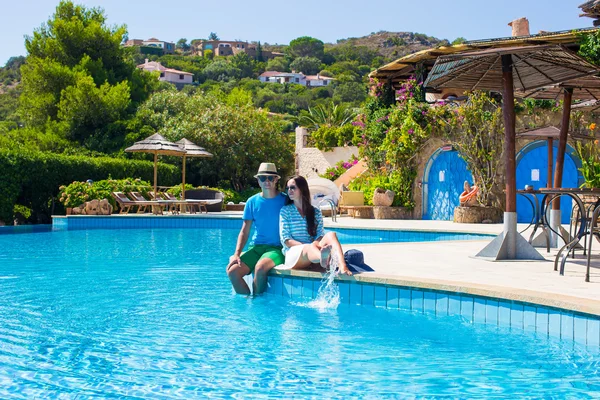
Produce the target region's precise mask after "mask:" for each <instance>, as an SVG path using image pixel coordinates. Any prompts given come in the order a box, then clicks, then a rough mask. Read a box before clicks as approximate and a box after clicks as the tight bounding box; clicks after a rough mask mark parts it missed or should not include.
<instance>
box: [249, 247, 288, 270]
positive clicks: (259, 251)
mask: <svg viewBox="0 0 600 400" xmlns="http://www.w3.org/2000/svg"><path fill="white" fill-rule="evenodd" d="M263 258H270V259H271V260H273V262H274V263H275V265H276V266H277V265H280V264H283V263H284V262H285V257H284V256H283V253H282V252H281V247H280V246H277V247H276V246H270V245H268V244H257V245H255V246H252V247H250V248H249V249H248V250H247V251H245V252H243V253H242V255H241V256H240V259H241V260H242V262H243V263H244V264H246V265H247V266H248V268H250V272H254V268H255V267H256V264H257V263H258V262H259V261H260V260H262V259H263Z"/></svg>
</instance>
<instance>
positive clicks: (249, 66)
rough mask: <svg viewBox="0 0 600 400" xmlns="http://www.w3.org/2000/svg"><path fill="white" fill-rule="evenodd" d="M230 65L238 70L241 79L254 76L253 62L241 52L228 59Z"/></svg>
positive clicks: (246, 54)
mask: <svg viewBox="0 0 600 400" xmlns="http://www.w3.org/2000/svg"><path fill="white" fill-rule="evenodd" d="M229 61H230V63H231V65H233V66H234V67H235V68H237V69H239V70H240V77H241V78H249V77H252V76H253V75H254V62H253V60H252V59H251V58H250V56H249V55H248V53H245V52H243V51H241V52H239V53H237V54H236V55H234V56H232V57H230V58H229Z"/></svg>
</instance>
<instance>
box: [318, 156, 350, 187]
mask: <svg viewBox="0 0 600 400" xmlns="http://www.w3.org/2000/svg"><path fill="white" fill-rule="evenodd" d="M357 162H358V158H356V156H355V155H353V156H352V157H351V158H350V159H349V160H348V161H339V162H338V163H337V164H335V167H329V168H327V170H326V171H325V173H324V174H321V175H319V176H320V177H321V178H325V179H329V180H331V181H335V180H336V179H337V178H339V177H340V176H341V175H342V174H343V173H344V172H346V171H347V170H348V169H350V168H351V167H352V166H353V165H355V164H356V163H357Z"/></svg>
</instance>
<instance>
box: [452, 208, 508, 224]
mask: <svg viewBox="0 0 600 400" xmlns="http://www.w3.org/2000/svg"><path fill="white" fill-rule="evenodd" d="M503 215H504V214H503V212H502V210H500V209H499V208H496V207H456V208H455V209H454V222H456V223H458V224H481V223H488V224H494V223H500V222H502V219H503Z"/></svg>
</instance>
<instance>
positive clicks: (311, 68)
mask: <svg viewBox="0 0 600 400" xmlns="http://www.w3.org/2000/svg"><path fill="white" fill-rule="evenodd" d="M290 68H291V69H293V70H294V71H296V72H302V73H304V74H306V75H314V74H316V73H317V72H319V71H320V70H321V60H319V59H318V58H316V57H298V58H296V59H295V60H294V61H292V63H291V64H290Z"/></svg>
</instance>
